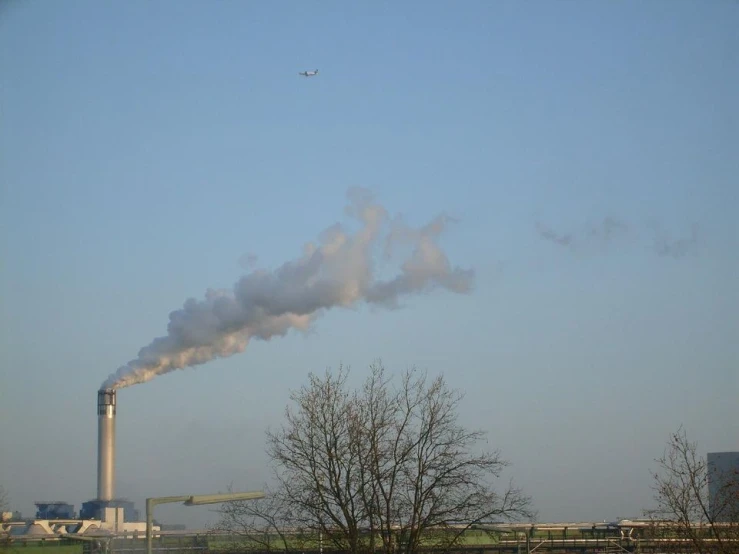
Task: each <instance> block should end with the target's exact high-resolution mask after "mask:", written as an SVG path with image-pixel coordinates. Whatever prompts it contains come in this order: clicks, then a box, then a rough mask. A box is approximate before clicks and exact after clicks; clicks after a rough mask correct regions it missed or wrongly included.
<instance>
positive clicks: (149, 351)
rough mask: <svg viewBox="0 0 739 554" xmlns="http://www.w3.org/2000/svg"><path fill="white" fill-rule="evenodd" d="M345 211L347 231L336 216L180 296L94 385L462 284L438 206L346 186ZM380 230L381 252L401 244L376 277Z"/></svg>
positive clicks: (141, 378) (111, 384) (466, 278)
mask: <svg viewBox="0 0 739 554" xmlns="http://www.w3.org/2000/svg"><path fill="white" fill-rule="evenodd" d="M348 196H349V201H350V202H349V206H348V207H347V209H346V213H347V215H349V216H351V217H353V218H355V219H357V220H358V221H359V222H360V223H361V226H360V228H359V230H358V231H356V232H355V233H353V234H352V233H350V232H348V231H347V230H346V229H345V228H344V227H343V226H342V225H340V224H336V225H333V226H331V227H329V228H328V229H326V230H325V231H324V232H323V233H322V235H321V236H320V237H319V241H318V244H312V243H311V244H307V245H306V246H305V247H304V252H303V254H302V256H300V257H298V258H297V259H294V260H292V261H289V262H286V263H284V264H283V265H281V266H280V267H278V268H277V269H275V270H273V271H267V270H255V271H253V272H251V273H250V274H248V275H246V276H244V277H242V278H241V279H239V280H238V281H237V282H236V284H235V285H234V287H233V290H219V291H215V290H208V291H207V292H206V293H205V298H204V299H202V300H195V299H193V298H190V299H188V300H187V301H186V302H185V304H184V306H183V307H182V308H181V309H179V310H176V311H174V312H172V313H170V314H169V325H168V326H167V335H166V336H163V337H158V338H155V339H154V340H153V341H152V342H151V344H149V345H148V346H145V347H144V348H142V349H141V350H140V351H139V354H138V357H137V358H136V359H135V360H132V361H130V362H128V364H126V365H124V366H122V367H120V368H119V369H118V370H117V371H116V372H115V373H113V374H112V375H111V376H110V377H109V378H108V379H107V380H106V381H105V382H104V383H103V385H102V386H101V388H113V389H117V388H122V387H127V386H130V385H134V384H137V383H144V382H146V381H149V380H151V379H153V378H154V377H156V376H157V375H162V374H164V373H169V372H170V371H173V370H175V369H182V368H185V367H190V366H194V365H199V364H204V363H206V362H209V361H210V360H213V359H214V358H219V357H227V356H231V355H233V354H236V353H238V352H243V351H244V349H245V348H246V346H247V345H248V344H249V341H250V340H251V339H252V338H258V339H262V340H269V339H271V338H272V337H274V336H284V335H285V334H286V333H287V332H288V331H289V330H290V329H298V330H307V329H308V327H309V326H310V325H311V323H312V322H313V320H314V319H315V318H316V317H318V316H319V315H320V314H321V313H322V312H323V311H325V310H329V309H331V308H335V307H342V308H351V307H354V306H356V305H357V304H359V303H360V302H366V303H369V304H375V305H380V306H385V307H395V306H397V305H398V300H399V297H401V296H404V295H409V294H413V293H421V292H426V291H429V290H431V289H434V288H444V289H447V290H450V291H453V292H456V293H467V292H469V291H470V290H471V287H472V281H473V278H474V272H473V270H471V269H460V268H459V267H452V266H451V264H450V263H449V260H448V259H447V256H446V254H445V253H444V252H443V251H442V249H441V248H440V247H439V245H438V244H437V238H438V236H439V235H440V234H441V233H442V232H443V231H444V229H445V228H446V226H447V225H448V223H449V221H450V220H449V218H447V217H445V216H439V217H436V218H435V219H433V220H432V221H431V222H430V223H428V224H427V225H425V226H422V227H420V228H411V227H408V226H407V225H405V224H404V223H403V222H402V220H401V219H399V218H395V219H393V220H390V219H389V217H388V214H387V211H386V210H385V209H384V208H383V207H382V206H380V205H379V204H377V203H375V202H374V199H373V197H372V195H371V194H370V193H369V192H368V191H366V190H364V189H350V191H349V194H348ZM383 237H384V249H385V254H386V256H388V257H389V256H390V255H391V254H392V251H393V250H394V249H395V248H396V247H399V246H410V249H409V251H410V253H409V255H408V256H407V257H406V258H405V259H403V260H402V262H401V263H400V265H399V267H398V269H397V274H396V275H395V276H394V277H391V278H389V279H387V280H381V279H379V278H378V277H377V275H376V273H377V271H376V267H375V266H376V263H374V254H375V252H374V250H376V247H377V246H378V244H380V241H382V240H383Z"/></svg>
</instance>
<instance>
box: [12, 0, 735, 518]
mask: <svg viewBox="0 0 739 554" xmlns="http://www.w3.org/2000/svg"><path fill="white" fill-rule="evenodd" d="M737 29H739V4H737V3H736V2H733V1H730V0H716V1H714V2H704V1H697V0H696V1H682V0H669V1H668V0H663V1H658V0H655V1H652V2H640V1H622V2H608V1H603V2H590V1H587V2H586V1H574V0H573V1H569V2H543V1H540V2H527V3H520V2H504V1H499V2H492V1H487V2H475V1H472V0H469V1H467V2H464V3H450V2H414V1H408V2H403V3H397V2H364V3H346V2H328V1H326V2H282V3H276V2H236V1H227V2H216V3H213V2H208V3H206V2H195V1H181V2H179V1H178V2H174V1H163V2H156V3H154V2H143V1H138V0H134V1H130V2H125V3H98V2H92V1H82V0H73V1H68V2H63V3H62V2H58V3H57V2H42V1H39V0H36V1H33V0H31V1H26V2H19V1H16V2H7V3H5V4H3V6H2V8H0V117H1V119H0V122H1V124H0V187H1V188H0V194H1V196H0V236H1V237H2V238H1V239H0V244H1V245H2V251H1V253H2V272H1V274H0V284H1V285H2V303H0V311H1V313H2V333H1V336H0V418H1V419H2V421H4V422H6V425H4V426H3V431H2V441H3V448H2V450H0V484H2V485H3V486H4V487H5V488H6V489H8V491H9V493H10V497H11V500H12V501H13V504H14V506H16V507H17V508H18V509H21V510H22V511H23V512H24V513H25V514H28V515H30V514H31V513H32V511H33V504H32V503H33V501H34V500H41V499H63V500H67V501H70V502H73V503H74V504H75V505H76V506H77V507H79V504H80V503H81V502H82V501H85V500H88V499H90V498H92V497H93V496H94V495H95V477H94V472H95V441H96V420H95V415H94V414H95V404H94V403H95V394H96V392H95V391H96V390H97V387H98V386H99V384H100V383H101V382H102V381H103V380H104V379H105V378H106V377H107V376H108V374H109V373H110V372H111V371H114V370H115V369H116V368H117V367H118V366H119V365H121V364H122V363H125V362H127V361H128V360H130V359H131V358H132V357H134V356H135V355H136V353H137V352H138V350H139V348H141V347H142V346H144V345H146V344H148V343H149V342H150V341H151V339H152V338H154V337H157V336H160V335H162V334H163V333H164V332H165V330H166V324H167V317H168V314H169V313H170V312H171V311H172V310H175V309H177V308H180V307H181V306H182V304H183V302H184V301H185V300H186V299H187V298H189V297H195V298H201V297H202V295H203V294H204V292H205V290H206V289H208V288H219V287H230V286H231V285H232V284H233V283H234V282H235V281H236V280H237V279H238V278H239V277H240V276H241V275H243V274H244V273H246V272H247V271H248V270H247V269H246V268H245V267H244V266H243V264H242V262H243V258H244V256H245V255H248V254H254V255H256V256H257V257H258V265H259V266H260V267H266V268H274V267H276V266H278V265H279V264H281V263H283V262H284V261H287V260H289V259H292V258H294V257H296V256H297V255H299V254H300V251H301V248H302V245H303V244H304V243H305V242H307V241H311V240H314V239H315V238H316V237H317V235H318V234H319V233H320V232H321V231H322V230H323V229H324V228H326V227H328V226H330V225H331V224H333V223H335V222H336V221H339V220H343V219H344V218H343V215H342V210H343V207H344V205H345V202H346V199H345V193H346V191H347V189H348V188H349V187H351V186H362V187H366V188H369V189H371V190H372V191H373V192H374V193H375V194H376V195H377V199H378V201H380V202H381V203H382V204H383V205H385V206H386V207H387V208H388V209H389V210H390V211H391V212H392V213H402V214H404V216H405V217H406V218H407V219H408V221H410V222H413V223H415V224H420V223H423V222H425V221H427V220H428V219H430V218H431V217H433V216H435V215H436V214H438V213H440V212H445V213H448V214H450V215H452V216H454V217H455V218H457V220H458V221H457V222H456V223H455V224H454V225H452V226H451V227H450V229H449V231H448V232H447V234H446V235H445V236H444V237H443V239H442V241H441V244H442V246H443V247H444V249H445V251H446V252H447V254H448V255H449V257H450V259H451V261H452V263H454V264H458V265H460V266H462V267H472V268H474V269H475V271H476V278H475V288H474V290H473V292H472V293H471V294H470V295H455V294H451V293H448V292H445V291H440V292H434V293H431V294H429V295H421V296H415V297H412V298H408V299H406V302H405V307H404V309H402V310H397V311H383V310H378V309H368V308H364V307H360V308H359V309H357V310H343V311H342V310H337V311H331V312H329V313H327V314H325V315H324V316H323V317H321V318H320V319H319V320H318V321H317V322H316V325H315V328H314V329H313V332H312V333H310V334H308V335H306V336H303V335H301V334H297V333H291V334H289V335H288V336H287V337H285V338H283V339H275V340H273V341H270V342H253V343H252V344H251V345H250V346H249V348H248V349H247V351H246V352H244V353H243V354H240V355H237V356H234V357H231V358H228V359H221V360H216V361H214V362H212V363H210V364H208V365H206V366H200V367H198V368H196V369H188V370H185V371H181V372H176V373H173V374H170V375H165V376H161V377H160V378H157V379H155V380H154V381H152V382H150V383H147V384H143V385H137V386H134V387H131V388H127V389H125V390H122V391H121V392H120V393H119V418H118V436H117V438H118V445H119V449H118V459H117V464H118V474H117V482H118V492H119V494H121V495H124V496H129V497H131V498H132V499H134V500H136V501H137V503H138V505H139V507H140V508H141V509H143V503H142V499H143V498H145V497H146V496H154V495H165V494H184V493H190V492H192V493H209V492H214V491H218V490H225V488H226V487H227V486H228V485H229V484H233V485H234V486H236V487H238V488H242V489H254V488H258V487H260V486H261V484H262V482H263V480H264V479H266V478H267V473H268V471H267V466H266V458H265V456H264V454H263V447H264V430H265V429H266V427H267V426H269V425H276V424H278V423H279V422H280V418H281V413H282V410H283V409H284V406H285V404H286V403H287V401H288V393H289V390H290V389H294V388H298V387H299V386H300V385H301V384H303V383H304V382H305V380H306V376H307V373H308V372H309V371H322V370H323V369H324V368H325V367H327V366H332V367H336V366H337V365H338V364H339V363H340V362H343V363H345V364H350V365H351V366H352V367H353V368H354V377H355V378H356V380H357V381H359V380H360V379H361V377H362V374H363V369H364V368H365V367H366V366H367V365H368V364H369V363H370V362H371V361H372V360H373V359H375V358H377V357H381V358H382V359H383V360H384V362H385V364H386V366H388V367H389V368H391V369H393V370H400V369H403V368H405V367H406V366H409V365H413V364H415V365H418V366H419V367H421V368H424V369H428V371H429V372H431V373H434V374H435V373H439V372H443V373H444V374H445V375H446V376H447V378H448V380H449V382H450V384H451V385H452V386H454V387H456V388H460V389H462V390H463V391H465V392H466V394H467V396H466V401H465V403H464V405H463V409H462V414H461V416H462V418H463V420H464V421H465V422H468V423H469V424H470V425H471V426H475V427H479V428H482V429H484V430H486V431H488V432H489V440H490V444H492V445H495V446H497V447H500V448H501V450H502V452H503V454H504V456H506V457H507V458H508V459H510V460H511V461H512V462H513V466H512V468H511V471H510V473H511V475H512V476H513V477H514V478H515V480H516V481H517V483H519V484H520V485H521V486H523V487H524V488H525V489H526V491H527V492H528V493H529V494H531V495H532V496H533V499H534V504H535V507H536V508H537V509H538V510H539V513H540V519H545V520H567V519H595V520H602V519H611V518H616V517H634V516H638V515H639V514H640V513H641V510H642V509H644V508H648V507H649V505H650V498H651V494H650V491H649V489H648V485H649V470H650V469H653V468H654V464H653V459H654V458H656V457H658V456H659V455H660V454H661V452H662V448H663V444H664V441H665V440H666V439H667V437H668V435H669V433H670V432H671V431H674V430H675V429H676V428H677V427H678V426H679V425H681V424H683V425H685V428H686V430H687V432H688V434H689V436H690V437H691V438H692V439H694V440H696V441H698V443H699V446H700V448H701V449H702V451H704V452H705V451H714V450H732V449H739V408H738V407H737V403H736V398H737V397H739V377H737V375H738V374H739V346H738V345H739V340H737V338H738V337H739V316H738V315H737V314H739V292H737V290H738V289H737V286H736V283H737V279H738V277H739V260H738V253H739V229H738V224H737V220H736V206H737V205H738V203H739V192H738V191H739V182H738V180H737V176H738V175H739V155H737V153H738V152H739V117H738V116H739V109H738V108H737V102H736V99H737V98H739V72H737V71H736V68H737V67H738V66H739V57H738V56H739V54H737V53H738V52H739V35H738V34H737ZM315 68H318V69H320V75H319V76H318V77H316V78H312V79H304V78H301V77H298V75H297V73H298V72H299V71H303V70H306V69H315ZM609 217H610V218H612V220H613V221H616V222H618V223H619V226H618V229H617V232H614V233H612V234H611V235H609V238H608V239H607V240H606V239H604V238H603V236H604V234H603V233H604V229H605V227H604V226H603V222H604V221H605V220H606V218H609ZM694 226H695V228H696V235H695V236H692V235H691V232H692V229H693V228H694ZM544 229H548V230H549V231H551V233H552V234H551V235H549V236H550V237H552V236H554V237H559V238H565V237H569V239H568V240H562V241H560V242H564V243H566V244H558V243H557V242H556V241H553V240H549V239H547V238H546V236H545V234H546V233H545V232H543V230H544ZM594 231H597V232H598V233H595V234H594ZM658 240H662V241H663V242H664V243H665V244H667V245H668V247H669V248H670V249H671V250H670V252H671V253H673V254H675V255H674V256H671V255H660V254H659V252H658V251H657V249H656V246H655V245H656V241H658ZM680 241H682V242H680ZM8 423H9V424H8ZM161 510H162V516H161V517H162V518H163V519H165V520H166V519H169V520H170V521H177V522H184V523H188V524H190V525H203V524H206V523H208V522H210V521H212V520H213V517H214V516H213V514H212V513H210V512H209V511H208V510H207V509H195V508H183V507H162V508H161Z"/></svg>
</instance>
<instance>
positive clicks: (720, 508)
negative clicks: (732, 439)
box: [708, 452, 739, 522]
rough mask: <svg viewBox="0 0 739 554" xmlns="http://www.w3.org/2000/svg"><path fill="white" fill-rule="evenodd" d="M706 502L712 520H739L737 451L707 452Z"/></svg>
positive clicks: (738, 458)
mask: <svg viewBox="0 0 739 554" xmlns="http://www.w3.org/2000/svg"><path fill="white" fill-rule="evenodd" d="M708 504H709V509H710V512H711V519H713V520H714V521H716V522H730V521H738V520H739V452H709V453H708Z"/></svg>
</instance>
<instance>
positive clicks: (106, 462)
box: [97, 389, 116, 500]
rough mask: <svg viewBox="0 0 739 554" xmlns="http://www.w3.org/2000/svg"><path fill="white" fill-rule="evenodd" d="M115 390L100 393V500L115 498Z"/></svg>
mask: <svg viewBox="0 0 739 554" xmlns="http://www.w3.org/2000/svg"><path fill="white" fill-rule="evenodd" d="M115 403H116V395H115V389H100V390H99V391H98V498H97V499H98V500H113V498H114V497H115Z"/></svg>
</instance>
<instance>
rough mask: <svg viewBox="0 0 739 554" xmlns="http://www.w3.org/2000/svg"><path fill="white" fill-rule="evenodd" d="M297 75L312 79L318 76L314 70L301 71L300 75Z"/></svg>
mask: <svg viewBox="0 0 739 554" xmlns="http://www.w3.org/2000/svg"><path fill="white" fill-rule="evenodd" d="M298 75H302V76H303V77H314V76H316V75H318V70H317V69H314V70H313V71H303V72H301V73H298Z"/></svg>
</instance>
